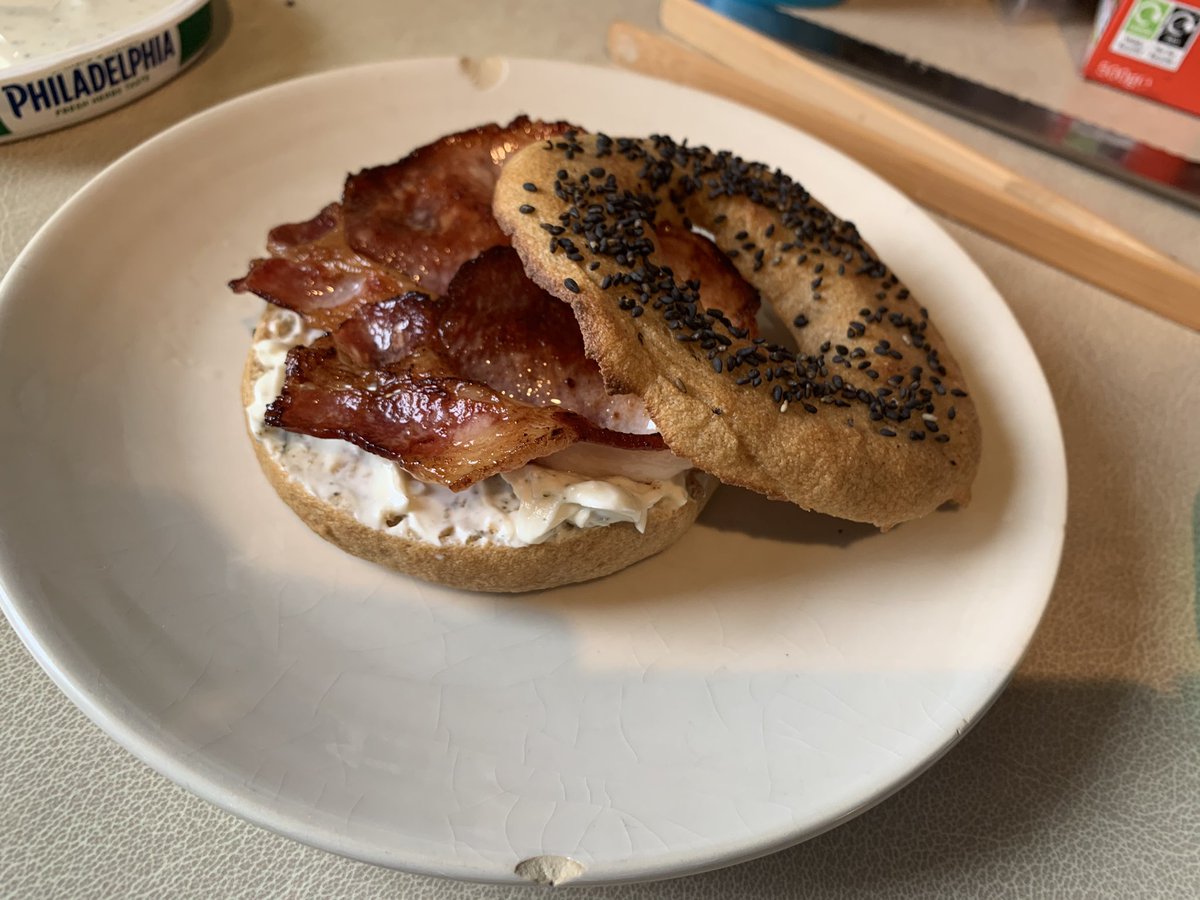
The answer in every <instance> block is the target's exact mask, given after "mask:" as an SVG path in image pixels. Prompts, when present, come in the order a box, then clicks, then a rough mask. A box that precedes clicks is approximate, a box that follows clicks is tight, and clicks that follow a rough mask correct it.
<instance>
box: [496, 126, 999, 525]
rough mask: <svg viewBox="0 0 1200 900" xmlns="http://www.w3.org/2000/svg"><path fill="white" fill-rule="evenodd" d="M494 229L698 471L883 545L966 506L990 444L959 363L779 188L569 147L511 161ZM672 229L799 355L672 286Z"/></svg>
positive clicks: (753, 168) (663, 157)
mask: <svg viewBox="0 0 1200 900" xmlns="http://www.w3.org/2000/svg"><path fill="white" fill-rule="evenodd" d="M493 211H494V212H495V215H496V219H497V221H498V222H499V223H500V226H501V228H502V229H503V230H504V231H505V232H506V233H508V234H509V235H510V236H511V238H512V242H513V246H514V247H515V248H516V250H517V252H518V253H519V254H520V255H521V257H522V260H523V261H524V263H525V268H526V272H527V273H528V274H529V275H530V277H532V278H533V279H534V280H535V281H537V282H538V283H539V284H541V285H542V286H543V287H544V288H545V289H546V290H547V291H549V292H550V293H552V294H554V295H555V296H557V297H558V298H559V299H561V300H565V301H568V302H570V303H571V305H572V308H573V310H574V312H575V315H576V318H577V319H578V320H579V324H580V328H581V330H582V331H583V335H584V342H585V345H586V349H587V353H588V355H589V356H591V357H593V358H594V359H595V360H596V361H597V362H598V363H599V365H600V369H601V372H602V373H603V375H604V378H605V383H606V385H607V387H608V389H609V390H610V391H614V392H618V391H619V392H627V393H636V394H639V395H641V396H642V397H643V398H644V399H645V401H646V405H647V407H648V408H649V410H650V414H651V416H652V417H653V419H654V422H655V423H656V424H657V426H658V428H659V431H660V432H661V434H662V435H663V438H664V439H665V440H666V442H667V444H668V446H670V447H671V448H672V449H673V450H674V451H675V452H676V453H678V454H679V455H681V456H685V457H687V458H688V459H691V460H692V461H693V463H694V464H695V465H697V466H699V467H700V468H702V469H704V470H705V471H708V472H711V473H712V474H714V475H716V476H717V477H718V478H720V479H721V480H722V481H724V482H727V483H730V484H738V485H742V486H744V487H748V488H751V489H753V490H755V491H759V492H761V493H763V494H766V495H768V496H770V497H775V498H778V499H785V500H790V501H792V502H794V503H796V504H798V505H800V506H802V507H804V508H806V509H812V510H816V511H818V512H823V513H827V514H830V515H835V516H839V517H842V518H846V519H853V520H856V521H862V522H870V523H873V524H875V525H878V526H880V527H883V528H887V527H890V526H892V525H895V524H897V523H899V522H903V521H906V520H909V519H914V518H917V517H919V516H922V515H925V514H927V513H929V512H931V511H932V510H934V509H936V508H937V507H938V506H940V505H941V504H943V503H944V502H946V501H957V502H959V503H965V502H967V500H969V498H970V485H971V482H972V480H973V479H974V477H975V472H976V470H977V468H978V464H979V454H980V442H981V439H980V431H979V421H978V417H977V415H976V412H975V407H974V404H973V403H972V402H971V400H970V399H969V397H968V396H967V393H966V384H965V382H964V379H963V375H962V372H961V370H960V368H959V366H958V364H957V363H956V362H955V360H954V358H953V356H951V354H950V353H949V352H948V351H947V349H946V347H945V343H944V341H943V339H942V337H941V335H940V334H939V333H938V331H937V329H936V328H935V327H934V326H933V325H932V324H931V323H930V321H929V318H928V314H927V312H926V310H925V309H924V308H923V307H921V305H920V304H919V303H918V302H917V300H916V299H915V298H913V297H911V296H910V294H909V292H908V290H907V289H906V288H905V287H904V286H903V284H901V283H900V281H899V280H898V279H897V278H896V276H895V275H894V274H892V273H891V271H890V270H889V269H888V268H887V267H886V266H885V265H884V264H883V263H882V262H880V261H879V259H878V257H877V256H876V255H875V253H874V251H873V250H872V249H871V248H870V247H869V245H867V244H866V243H864V242H863V241H862V239H861V238H860V237H859V235H858V232H857V230H856V229H855V228H854V226H853V225H852V224H851V223H849V222H843V221H842V220H840V219H838V218H837V217H835V216H833V215H832V214H831V213H829V212H828V210H826V209H825V207H823V206H821V205H820V204H819V203H817V202H816V201H815V200H813V199H812V198H811V196H810V195H809V194H808V193H807V192H806V191H805V190H804V189H803V188H802V187H801V186H800V185H798V184H796V183H795V182H793V181H792V180H791V179H790V178H788V177H787V176H785V175H783V174H782V173H781V172H779V171H778V170H775V171H772V170H771V169H769V168H768V167H766V166H764V165H761V164H757V163H747V162H745V161H743V160H741V159H740V158H738V157H735V156H733V155H731V154H728V153H715V152H712V151H710V150H708V149H707V148H704V147H699V148H688V147H684V146H680V145H678V144H675V143H674V142H672V141H671V140H670V139H668V138H662V137H655V138H650V139H645V140H642V139H610V138H608V137H606V136H604V135H584V134H575V133H572V132H568V133H567V134H566V135H563V136H562V139H560V140H548V141H545V142H543V143H540V144H537V145H531V146H529V147H527V148H525V149H524V150H522V151H521V152H519V153H517V154H516V155H515V156H514V157H513V158H512V159H511V160H509V162H508V163H507V164H506V166H505V167H504V169H503V171H502V173H501V176H500V181H499V183H498V184H497V187H496V193H495V196H494V200H493ZM663 220H667V221H672V222H677V223H682V224H684V225H688V224H691V223H694V224H695V225H696V226H698V227H701V228H703V229H706V230H708V231H709V232H711V233H712V234H713V236H714V238H715V240H716V242H717V244H718V246H719V247H721V248H723V249H725V250H726V252H727V253H728V254H729V256H730V257H731V258H732V259H733V261H734V263H735V265H737V267H738V270H739V271H740V272H741V273H742V275H743V277H745V278H746V280H747V281H749V282H750V283H751V284H752V285H753V286H754V287H756V288H758V290H759V291H760V292H761V293H762V296H763V297H764V299H766V300H767V301H768V302H769V303H770V304H771V305H772V306H773V307H774V309H775V311H776V312H777V313H778V314H779V316H780V318H781V319H782V320H783V321H784V322H785V323H786V324H787V325H788V327H789V330H790V331H791V333H792V335H793V336H794V337H795V340H796V342H797V350H796V351H795V352H794V353H793V352H791V351H789V350H788V349H787V348H782V347H775V346H774V345H755V344H752V343H750V342H749V341H747V340H744V339H742V337H739V334H740V333H739V332H738V330H737V329H736V328H730V327H729V324H728V323H727V322H725V321H723V320H722V317H721V316H719V315H717V316H714V315H711V314H709V313H707V312H706V309H707V308H709V307H712V306H714V305H716V304H714V302H713V301H712V300H711V299H709V300H708V302H705V300H706V298H704V296H703V286H700V288H699V290H695V289H694V288H693V286H692V285H680V284H678V283H675V282H674V280H673V279H672V277H671V274H670V271H669V270H664V269H663V268H662V267H661V265H660V263H659V260H658V257H657V256H656V254H655V248H654V245H653V236H654V233H653V223H655V222H656V221H663ZM561 251H566V252H561ZM572 257H573V258H572ZM595 263H598V264H599V265H598V266H597V267H596V268H592V265H593V264H595ZM964 302H969V299H965V300H964ZM881 342H886V343H881Z"/></svg>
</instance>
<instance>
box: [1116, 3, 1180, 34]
mask: <svg viewBox="0 0 1200 900" xmlns="http://www.w3.org/2000/svg"><path fill="white" fill-rule="evenodd" d="M1170 8H1171V4H1170V3H1168V2H1166V0H1138V2H1137V3H1136V4H1134V7H1133V12H1131V13H1130V14H1129V19H1128V21H1126V22H1125V32H1126V33H1127V34H1132V35H1133V36H1134V37H1142V38H1152V37H1154V35H1156V34H1158V26H1159V25H1161V24H1162V20H1163V18H1164V17H1165V16H1166V14H1167V10H1169V9H1170Z"/></svg>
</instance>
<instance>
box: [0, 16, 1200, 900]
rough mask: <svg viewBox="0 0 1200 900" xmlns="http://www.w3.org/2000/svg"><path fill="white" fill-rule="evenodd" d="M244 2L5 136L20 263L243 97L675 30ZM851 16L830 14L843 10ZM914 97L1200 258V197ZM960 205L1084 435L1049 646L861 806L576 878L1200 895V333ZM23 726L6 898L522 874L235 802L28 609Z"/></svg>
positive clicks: (1072, 435)
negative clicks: (164, 757)
mask: <svg viewBox="0 0 1200 900" xmlns="http://www.w3.org/2000/svg"><path fill="white" fill-rule="evenodd" d="M232 6H233V9H232V28H231V29H229V31H228V33H227V34H225V36H224V37H223V38H222V39H221V40H220V41H219V43H218V44H217V46H215V47H214V48H213V49H212V50H210V51H209V53H208V54H207V55H206V56H205V58H204V59H202V60H201V62H200V63H199V64H198V65H197V66H196V67H195V68H193V69H192V70H190V71H188V72H187V73H185V74H184V75H183V76H181V77H180V78H179V79H178V80H176V81H174V82H172V83H170V84H169V85H167V86H166V87H164V88H163V89H161V90H159V91H158V92H156V93H154V94H152V95H150V96H149V97H147V98H145V99H143V100H141V101H139V102H137V103H135V104H134V105H132V106H130V107H127V108H125V109H123V110H121V111H119V112H116V113H113V114H111V115H108V116H106V117H104V118H102V119H99V120H96V121H93V122H90V123H86V124H84V125H81V126H78V127H76V128H74V129H71V130H69V131H65V132H60V133H57V134H51V135H47V136H44V137H40V138H35V139H31V140H27V141H24V142H22V143H19V144H14V145H11V146H8V147H5V148H3V150H0V209H2V210H3V212H2V215H0V271H3V270H4V269H6V268H7V267H8V266H9V265H10V264H11V262H12V260H13V259H14V257H15V256H16V254H17V253H18V252H19V251H20V249H21V247H22V246H23V245H24V244H25V242H26V241H28V240H29V238H30V237H32V235H33V234H34V232H35V231H36V230H37V228H38V227H39V226H40V225H41V224H42V223H43V222H44V221H45V220H46V219H47V218H48V217H49V216H50V214H51V213H52V212H53V211H54V210H55V209H56V208H57V207H58V206H59V205H60V204H61V203H62V202H63V201H65V200H66V199H67V198H68V197H69V196H70V195H71V194H72V193H73V192H74V191H75V190H76V189H77V188H79V187H80V186H81V185H82V184H83V183H84V182H86V181H87V180H88V179H89V178H91V177H92V176H93V175H94V174H95V173H97V172H98V171H99V170H100V169H101V168H102V167H103V166H105V165H106V164H108V163H109V162H111V161H112V160H113V159H115V158H116V157H118V156H119V155H121V154H122V153H124V152H126V151H127V150H129V149H131V148H132V147H134V146H136V145H137V144H139V143H141V142H142V141H143V140H145V139H147V138H149V137H151V136H153V135H154V134H156V133H158V132H159V131H161V130H162V129H164V128H166V127H168V126H169V125H172V124H174V123H175V122H178V121H180V120H181V119H183V118H185V117H187V116H188V115H190V114H192V113H193V112H196V111H198V110H201V109H204V108H206V107H208V106H211V105H213V104H215V103H218V102H220V101H222V100H225V99H227V98H229V97H233V96H235V95H238V94H241V93H243V92H246V91H248V90H252V89H254V88H258V87H261V86H263V85H267V84H271V83H274V82H277V81H280V80H283V79H286V78H291V77H294V76H297V75H301V74H305V73H310V72H316V71H321V70H324V69H329V68H334V67H337V66H342V65H348V64H352V63H358V62H364V61H369V60H380V59H391V58H398V57H408V56H431V55H445V54H450V55H473V56H474V55H487V54H511V55H521V56H540V57H553V58H569V59H575V60H582V61H586V62H596V63H600V62H603V60H604V54H603V39H604V32H605V27H606V25H607V23H608V21H609V20H610V19H611V18H613V17H616V16H620V17H622V18H626V19H629V20H632V21H634V22H636V23H638V24H641V25H643V26H646V27H654V24H655V15H656V4H655V3H654V2H653V0H619V2H613V3H606V4H600V3H589V4H584V3H575V2H568V0H541V2H537V0H493V2H491V3H487V4H482V3H475V2H470V0H439V2H437V3H418V2H407V3H400V2H395V0H391V2H390V0H342V2H338V3H331V2H327V0H324V2H323V0H233V4H232ZM942 6H944V4H934V5H933V6H924V5H922V6H914V7H913V15H914V16H918V17H920V16H925V17H934V16H941V13H940V12H939V10H941V7H942ZM865 7H866V4H865V3H863V2H859V3H858V4H857V5H855V6H853V7H852V8H851V9H850V10H848V13H847V18H846V20H845V21H846V22H848V23H851V24H852V23H853V22H854V21H855V20H854V18H853V16H854V15H858V16H860V17H861V16H862V15H863V12H864V8H865ZM838 15H839V13H838V12H837V11H833V12H831V13H828V14H826V17H827V18H826V20H827V21H832V22H834V23H836V22H837V16H838ZM913 21H914V22H915V24H913V25H912V27H911V29H910V31H909V33H908V34H907V35H905V41H906V42H907V43H908V44H909V45H913V44H916V45H917V46H919V44H920V41H921V28H920V22H919V20H913ZM947 22H949V24H947ZM968 22H969V20H968V19H965V18H964V19H962V20H961V21H960V22H959V23H958V24H957V25H955V23H954V21H953V20H947V19H945V18H944V17H942V18H941V19H940V21H939V26H938V28H937V29H935V30H932V31H930V34H934V33H936V35H937V40H939V41H941V40H944V39H945V37H946V34H947V31H946V29H947V28H951V30H952V29H953V28H954V27H959V28H966V27H968ZM847 27H849V26H847ZM951 33H952V31H951ZM931 39H932V38H931ZM902 105H903V106H904V107H905V108H906V109H908V110H910V111H912V112H914V113H915V114H916V115H918V116H919V117H920V118H922V119H924V120H925V121H927V122H929V123H931V124H933V125H935V126H936V127H938V128H941V129H943V130H945V131H946V132H948V133H950V134H952V135H954V136H956V137H958V138H960V139H961V140H963V141H965V142H967V143H968V144H970V145H972V146H974V147H976V148H978V149H980V150H982V151H983V152H985V153H987V154H989V155H990V156H992V157H993V158H995V159H997V160H999V161H1000V162H1002V163H1004V164H1006V165H1008V166H1010V167H1012V168H1014V169H1016V170H1017V171H1018V172H1021V173H1023V174H1025V175H1027V176H1030V177H1033V178H1036V179H1038V180H1040V181H1042V182H1044V183H1047V184H1050V185H1052V186H1054V187H1055V188H1056V189H1058V190H1059V191H1061V192H1062V193H1064V194H1066V195H1067V196H1069V197H1072V198H1074V199H1076V200H1078V201H1080V202H1083V203H1085V204H1087V205H1089V206H1090V207H1091V208H1093V209H1095V210H1096V211H1098V212H1100V213H1102V214H1105V215H1107V216H1108V217H1110V218H1111V219H1112V220H1113V221H1115V222H1117V223H1119V224H1121V225H1122V226H1123V227H1125V228H1127V229H1128V230H1130V231H1132V232H1133V233H1134V234H1136V235H1137V236H1139V237H1140V238H1142V239H1143V240H1145V241H1147V242H1149V243H1151V244H1154V245H1156V246H1160V247H1162V248H1164V249H1165V250H1166V251H1167V252H1169V253H1173V254H1174V255H1176V256H1177V257H1179V258H1180V259H1182V260H1184V261H1185V262H1188V263H1190V264H1191V265H1193V266H1200V240H1197V236H1198V235H1200V218H1197V216H1196V215H1195V214H1193V213H1189V212H1186V211H1184V210H1182V209H1181V208H1178V207H1174V206H1171V205H1170V204H1168V203H1165V202H1162V201H1159V200H1155V199H1152V198H1150V197H1148V196H1145V195H1142V194H1140V193H1137V192H1134V191H1132V190H1130V189H1127V188H1124V187H1121V186H1118V185H1116V184H1113V183H1110V182H1107V181H1104V180H1102V179H1101V178H1099V177H1097V176H1093V175H1091V174H1088V173H1086V172H1083V171H1080V170H1077V169H1075V168H1073V167H1072V166H1070V165H1068V164H1066V163H1062V162H1059V161H1056V160H1053V159H1051V158H1048V157H1046V156H1044V155H1042V154H1040V153H1038V152H1036V151H1032V150H1028V149H1025V148H1023V147H1020V146H1018V145H1016V144H1013V143H1011V142H1009V141H1007V140H1005V139H1003V138H999V137H996V136H994V135H991V134H989V133H987V132H984V131H981V130H978V129H976V128H974V127H972V126H968V125H965V124H963V123H960V122H956V121H954V120H951V119H949V118H947V117H945V116H943V115H940V114H937V113H934V112H932V111H928V110H924V109H921V108H919V107H916V106H914V105H912V104H908V103H902ZM946 227H947V228H948V230H949V231H950V233H951V234H952V235H953V236H954V237H955V238H956V239H957V240H959V241H960V242H961V243H962V245H963V246H964V247H965V248H966V249H967V251H968V252H969V253H970V254H971V255H972V256H973V257H974V259H975V260H976V261H977V262H978V263H979V265H980V266H981V267H982V268H983V269H984V270H985V271H986V272H987V274H988V275H989V276H990V277H991V279H992V280H993V281H994V282H995V284H996V285H997V286H998V287H999V289H1000V291H1001V293H1003V294H1004V295H1005V297H1006V299H1007V300H1008V302H1009V303H1010V305H1011V306H1012V308H1013V311H1014V312H1015V314H1016V315H1017V317H1018V319H1019V320H1020V322H1021V324H1022V325H1023V327H1024V328H1025V330H1026V332H1027V333H1028V335H1029V338H1030V340H1031V342H1032V343H1033V346H1034V348H1035V350H1036V351H1037V352H1038V355H1039V357H1040V359H1041V361H1042V364H1043V366H1044V368H1045V370H1046V374H1047V377H1048V379H1049V382H1050V386H1051V389H1052V390H1053V393H1054V396H1055V400H1056V402H1057V404H1058V407H1059V413H1060V416H1061V419H1062V425H1063V430H1064V436H1065V439H1066V448H1067V456H1068V466H1069V470H1070V479H1071V486H1070V499H1069V520H1068V527H1067V535H1066V547H1065V553H1064V557H1063V562H1062V568H1061V571H1060V574H1059V579H1058V583H1057V586H1056V589H1055V592H1054V595H1053V598H1052V600H1051V604H1050V608H1049V611H1048V613H1047V616H1046V619H1045V621H1044V622H1043V624H1042V626H1041V628H1040V630H1039V632H1038V635H1037V637H1036V638H1035V641H1034V644H1033V647H1032V648H1031V650H1030V652H1029V654H1028V656H1027V658H1026V659H1025V661H1024V663H1023V664H1022V666H1021V668H1020V670H1019V672H1018V674H1017V676H1016V677H1015V679H1014V681H1013V683H1012V685H1011V686H1010V687H1009V688H1008V690H1007V691H1006V692H1005V694H1004V695H1003V696H1002V697H1001V698H1000V700H999V701H998V702H997V703H996V705H995V707H994V708H993V709H992V711H991V712H989V713H988V715H987V716H986V717H984V719H983V720H982V721H981V722H980V723H979V724H978V725H977V726H976V727H975V728H974V730H973V731H972V732H971V733H970V734H968V735H967V736H966V737H965V738H964V739H963V741H962V742H961V743H960V744H959V745H958V746H957V747H956V748H955V749H954V750H952V751H951V752H950V754H949V755H948V756H947V757H945V758H944V759H943V760H942V761H940V762H939V763H938V764H937V765H936V766H934V767H933V768H932V769H931V770H930V771H929V772H928V773H927V774H925V775H923V776H922V777H921V778H920V779H918V780H917V781H916V782H915V783H914V784H912V785H911V786H910V787H908V788H906V789H905V790H903V791H902V792H901V793H900V794H898V795H896V796H895V797H893V798H891V799H890V800H888V801H886V802H884V803H883V804H881V805H880V806H878V807H876V808H875V809H873V810H871V811H869V812H867V813H866V814H864V815H862V816H860V817H859V818H857V819H855V820H853V821H852V822H850V823H848V824H846V825H843V826H842V827H840V828H838V829H836V830H835V831H833V832H830V833H828V834H825V835H823V836H821V837H819V838H816V839H814V840H811V841H809V842H807V843H806V844H802V845H800V846H797V847H794V848H792V849H790V850H787V851H784V852H781V853H777V854H775V855H773V856H770V857H767V858H764V859H761V860H758V861H756V862H751V863H746V864H743V865H740V866H736V867H733V868H730V869H726V870H723V871H719V872H713V873H709V874H705V875H698V876H694V877H690V878H684V879H679V880H677V881H673V882H667V883H660V884H655V885H642V886H623V887H616V888H609V889H599V888H596V889H581V890H578V891H576V892H574V895H575V896H579V897H589V898H590V897H610V898H618V897H625V898H649V897H656V898H657V897H667V898H670V897H678V898H697V897H733V896H755V897H801V896H813V897H851V896H872V897H874V896H897V897H902V896H922V897H926V896H929V897H955V898H959V897H1028V896H1035V895H1050V894H1054V895H1056V896H1058V895H1063V896H1086V897H1099V896H1110V897H1133V896H1178V897H1196V896H1200V632H1198V630H1197V617H1198V615H1200V594H1198V593H1197V584H1196V577H1197V576H1196V569H1197V563H1198V562H1200V534H1198V529H1200V495H1198V494H1197V490H1198V489H1200V415H1198V414H1197V410H1198V409H1200V335H1196V334H1194V333H1191V332H1188V331H1186V330H1184V329H1183V328H1181V327H1179V326H1175V325H1171V324H1169V323H1167V322H1165V321H1162V320H1160V319H1157V318H1155V317H1154V316H1152V315H1151V314H1149V313H1146V312H1143V311H1140V310H1138V309H1135V308H1133V307H1131V306H1129V305H1127V304H1125V303H1123V302H1121V301H1119V300H1117V299H1116V298H1114V297H1112V296H1109V295H1107V294H1105V293H1104V292H1102V291H1099V290H1097V289H1095V288H1092V287H1089V286H1087V285H1085V284H1083V283H1082V282H1079V281H1076V280H1074V279H1072V278H1070V277H1068V276H1066V275H1063V274H1061V273H1059V272H1057V271H1055V270H1053V269H1050V268H1048V267H1046V266H1043V265H1041V264H1039V263H1036V262H1034V261H1032V260H1030V259H1028V258H1026V257H1023V256H1021V255H1019V254H1017V253H1015V252H1013V251H1010V250H1008V249H1006V248H1005V247H1003V246H1001V245H999V244H997V243H995V242H993V241H991V240H988V239H986V238H984V237H981V236H979V235H978V234H975V233H973V232H970V231H967V230H965V229H963V228H960V227H957V226H955V225H953V224H951V223H946ZM1196 302H1198V303H1200V298H1196ZM0 723H2V727H0V798H2V799H0V895H5V896H11V897H21V898H26V897H108V896H130V897H142V896H144V897H180V898H182V897H205V898H208V897H230V898H232V897H328V896H339V897H349V896H353V897H397V896H419V897H429V898H437V900H450V898H465V897H479V898H498V897H504V896H509V895H514V896H515V895H517V894H518V893H520V890H519V889H506V888H494V887H487V886H479V885H468V884H460V883H454V882H447V881H438V880H433V879H428V878H419V877H415V876H410V875H405V874H402V873H398V872H393V871H388V870H384V869H378V868H373V867H371V866H368V865H364V864H361V863H357V862H353V861H351V860H347V859H342V858H340V857H336V856H331V855H329V854H326V853H323V852H321V851H318V850H314V849H311V848H309V847H306V846H302V845H300V844H296V843H293V842H291V841H289V840H286V839H284V838H281V837H278V836H276V835H274V834H271V833H269V832H266V831H263V830H261V829H259V828H257V827H255V826H253V825H249V824H247V823H245V822H243V821H241V820H239V819H237V818H235V817H233V816H231V815H229V814H227V813H225V812H223V811H221V810H219V809H217V808H215V807H213V806H210V805H209V804H207V803H205V802H204V801H201V800H199V799H197V798H196V797H193V796H192V795H190V794H188V793H187V792H185V791H184V790H182V789H181V788H178V787H176V786H175V785H173V784H172V783H170V782H169V781H167V779H165V778H164V777H162V776H160V775H158V774H157V773H155V772H154V771H152V770H150V769H149V768H148V767H146V766H145V765H143V764H142V763H140V762H138V761H137V760H136V759H134V758H133V757H132V756H130V755H129V754H128V753H127V752H126V751H125V750H123V749H121V748H120V747H119V746H117V744H116V743H114V742H113V741H112V740H110V739H109V738H108V737H106V736H105V735H104V734H103V733H101V732H100V731H99V729H97V728H96V727H95V726H94V725H92V724H91V723H90V722H89V721H88V720H87V719H86V718H85V717H84V716H83V714H82V713H80V712H79V711H78V710H77V709H75V707H73V706H72V705H71V703H70V702H69V701H68V700H67V699H66V698H65V697H64V696H63V695H62V694H60V693H59V692H58V691H57V689H56V688H55V687H54V686H53V685H52V684H51V682H50V680H49V679H48V678H47V677H46V676H45V675H44V674H43V673H42V671H41V670H40V669H39V668H38V667H37V665H36V663H35V662H34V661H33V659H32V657H31V656H29V654H28V653H26V652H25V650H24V648H23V647H22V646H21V644H20V642H19V641H18V639H17V638H16V636H15V635H14V633H13V631H12V630H11V628H9V627H8V625H7V623H5V624H0Z"/></svg>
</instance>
